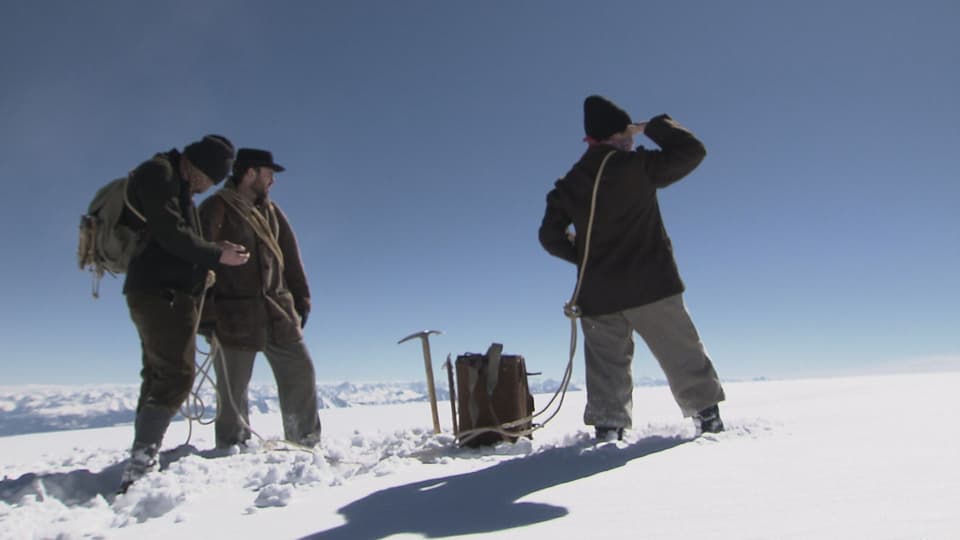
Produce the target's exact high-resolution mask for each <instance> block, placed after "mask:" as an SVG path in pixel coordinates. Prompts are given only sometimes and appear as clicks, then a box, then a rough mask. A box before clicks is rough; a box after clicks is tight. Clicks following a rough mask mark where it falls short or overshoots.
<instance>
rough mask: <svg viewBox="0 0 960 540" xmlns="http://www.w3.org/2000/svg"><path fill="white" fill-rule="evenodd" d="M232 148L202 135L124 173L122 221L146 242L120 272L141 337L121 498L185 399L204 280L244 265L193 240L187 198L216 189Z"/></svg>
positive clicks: (196, 231) (237, 252) (233, 252)
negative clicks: (133, 418)
mask: <svg viewBox="0 0 960 540" xmlns="http://www.w3.org/2000/svg"><path fill="white" fill-rule="evenodd" d="M232 162H233V145H231V144H230V141H228V140H227V139H226V138H224V137H221V136H219V135H207V136H206V137H204V138H203V139H202V140H200V141H198V142H195V143H192V144H190V145H188V146H187V147H186V148H184V150H183V152H182V153H181V152H179V151H177V150H170V151H169V152H164V153H160V154H157V155H155V156H154V157H153V158H152V159H150V160H148V161H145V162H144V163H142V164H141V165H140V166H139V167H137V168H136V169H134V171H133V172H132V173H130V176H129V180H128V184H127V195H128V198H129V201H130V204H131V205H133V206H134V207H135V208H137V209H138V210H139V211H140V213H141V214H142V216H143V217H144V218H146V220H145V221H144V220H142V219H140V217H138V216H136V215H134V213H133V212H130V210H129V209H126V210H125V214H124V216H123V218H122V219H123V220H124V221H125V222H126V223H127V224H128V225H130V226H131V227H137V228H142V229H146V238H147V239H148V240H147V242H146V245H145V247H144V248H143V250H142V251H141V252H140V253H139V254H137V255H136V256H134V257H133V258H132V259H131V261H130V265H129V267H128V269H127V277H126V281H125V282H124V285H123V292H124V294H125V295H126V299H127V305H128V307H129V308H130V318H131V319H133V323H134V325H135V326H136V327H137V332H138V333H139V335H140V342H141V348H142V350H143V367H142V370H141V371H140V376H141V380H142V382H141V386H140V398H139V401H138V402H137V415H136V422H135V424H134V438H133V448H132V450H131V459H130V460H129V461H128V462H127V465H126V467H125V469H124V471H123V477H122V479H121V487H120V490H121V492H123V491H126V490H127V488H128V487H129V486H130V484H132V483H133V482H134V481H136V480H138V479H140V478H141V477H142V476H143V475H144V474H146V473H148V472H150V471H152V470H156V469H157V468H158V464H157V454H158V452H159V449H160V445H161V443H162V442H163V436H164V433H165V432H166V430H167V427H168V426H169V425H170V420H171V419H173V416H174V415H175V414H176V413H177V409H179V408H180V405H181V404H182V403H183V401H184V400H185V399H186V397H187V396H188V395H189V393H190V389H191V387H192V385H193V378H194V368H195V362H194V355H195V348H196V332H197V324H198V322H199V317H200V314H199V311H198V310H199V303H200V299H201V298H202V297H203V294H204V290H205V282H206V280H207V274H208V272H209V271H210V270H212V269H214V268H221V267H224V268H225V267H229V266H238V265H243V264H244V263H245V262H246V261H247V259H248V258H249V256H250V255H249V254H248V253H247V252H246V249H245V248H243V247H242V246H240V245H236V244H232V243H230V242H218V243H215V242H210V241H207V240H204V239H203V237H202V236H201V234H200V223H199V220H198V219H197V209H196V207H195V206H194V205H193V196H194V195H196V194H198V193H203V192H204V191H206V190H208V189H209V188H210V187H211V186H213V185H214V184H218V183H220V182H221V181H222V180H223V178H224V177H225V176H226V175H227V173H228V172H229V171H230V166H231V164H232Z"/></svg>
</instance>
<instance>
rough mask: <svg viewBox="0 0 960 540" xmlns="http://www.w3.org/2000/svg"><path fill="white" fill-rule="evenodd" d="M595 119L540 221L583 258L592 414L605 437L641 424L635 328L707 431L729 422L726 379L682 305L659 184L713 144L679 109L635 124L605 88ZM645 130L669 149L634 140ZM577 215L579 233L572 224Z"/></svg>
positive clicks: (558, 248)
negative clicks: (724, 410)
mask: <svg viewBox="0 0 960 540" xmlns="http://www.w3.org/2000/svg"><path fill="white" fill-rule="evenodd" d="M584 127H585V131H586V134H587V137H586V139H585V140H586V141H587V142H588V143H589V148H587V151H586V152H585V153H584V154H583V156H581V158H580V160H579V161H577V162H576V163H575V164H574V165H573V168H571V169H570V171H569V172H568V173H567V174H566V176H564V177H563V178H561V179H560V180H558V181H557V182H556V185H555V187H554V189H553V190H552V191H551V192H550V193H549V194H548V195H547V208H546V212H545V214H544V216H543V222H542V224H541V226H540V243H541V244H542V245H543V247H544V249H546V250H547V251H548V252H549V253H550V254H551V255H555V256H557V257H560V258H561V259H564V260H566V261H569V262H571V263H574V264H576V265H577V267H578V277H579V280H578V291H579V296H578V297H577V298H575V303H576V304H577V305H576V310H575V311H576V312H578V313H579V314H580V315H581V316H582V320H581V326H582V328H583V335H584V356H585V359H586V382H587V406H586V410H585V412H584V422H585V423H586V424H587V425H593V426H594V427H595V429H596V435H597V438H598V439H612V438H619V439H622V438H623V430H624V429H625V428H630V427H631V426H632V409H633V398H632V392H633V376H632V373H631V363H632V361H633V349H634V346H633V345H634V344H633V332H634V331H636V332H637V333H639V334H640V336H641V337H642V338H643V339H644V341H645V342H646V343H647V346H648V347H650V350H651V352H652V353H653V355H654V357H656V359H657V361H658V362H659V363H660V366H661V368H662V369H663V371H664V374H665V375H666V377H667V381H668V383H669V384H670V389H671V391H672V392H673V396H674V399H676V401H677V404H678V405H679V406H680V410H681V411H682V412H683V415H684V416H689V417H693V419H694V421H695V424H696V427H697V428H698V431H707V432H718V431H722V430H723V422H722V421H721V420H720V413H719V409H718V407H717V403H719V402H720V401H723V399H724V393H723V388H722V387H721V386H720V381H719V378H718V377H717V374H716V371H715V370H714V368H713V364H712V363H711V361H710V358H709V357H708V356H707V353H706V351H705V349H704V346H703V343H702V342H701V341H700V337H699V335H698V334H697V330H696V328H695V327H694V325H693V322H692V321H691V320H690V316H689V314H688V313H687V310H686V307H685V306H684V304H683V297H682V293H683V291H684V285H683V281H681V279H680V274H679V272H678V270H677V264H676V262H675V260H674V257H673V247H672V245H671V243H670V238H669V237H668V236H667V232H666V229H665V228H664V225H663V220H662V218H661V216H660V207H659V204H658V202H657V189H660V188H664V187H667V186H669V185H670V184H672V183H674V182H676V181H678V180H680V179H681V178H683V177H684V176H686V175H687V174H689V173H690V172H691V171H693V170H694V169H695V168H696V167H697V165H699V164H700V162H701V161H702V160H703V158H704V156H706V149H705V148H704V146H703V144H702V143H701V142H700V141H699V140H697V138H696V137H695V136H694V135H693V133H691V132H690V131H689V130H687V129H685V128H684V127H682V126H681V125H680V124H678V123H677V122H676V121H674V120H673V119H671V118H670V117H669V116H667V115H665V114H664V115H660V116H657V117H654V118H652V119H651V120H650V121H649V122H646V123H640V124H634V123H633V122H632V121H631V120H630V116H629V115H628V114H627V113H626V112H625V111H623V110H622V109H620V108H619V107H617V106H616V105H614V104H613V103H611V102H610V101H608V100H606V99H605V98H603V97H600V96H590V97H588V98H587V99H586V100H585V101H584ZM639 133H643V134H644V135H646V136H647V137H649V138H650V139H651V140H653V141H654V142H655V143H657V144H658V145H659V146H660V148H661V150H647V149H645V148H643V147H642V146H641V147H638V148H637V149H636V150H633V149H632V147H633V136H634V135H636V134H639ZM601 166H603V172H602V177H601V178H599V179H598V178H597V176H598V173H599V171H600V169H601ZM598 181H599V184H596V182H598ZM595 187H596V195H594V189H595ZM594 197H595V199H596V200H595V206H594V208H593V210H591V206H592V204H593V199H594ZM591 219H592V226H591ZM571 224H572V225H573V227H574V231H575V233H574V232H570V231H569V230H568V228H569V226H570V225H571ZM588 231H589V235H588ZM588 250H589V251H588ZM585 254H586V255H585ZM585 257H586V261H584V258H585Z"/></svg>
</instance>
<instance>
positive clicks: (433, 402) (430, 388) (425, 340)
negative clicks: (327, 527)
mask: <svg viewBox="0 0 960 540" xmlns="http://www.w3.org/2000/svg"><path fill="white" fill-rule="evenodd" d="M442 333H443V332H441V331H439V330H423V331H420V332H414V333H412V334H410V335H409V336H407V337H405V338H403V339H401V340H400V341H398V342H397V345H399V344H401V343H403V342H405V341H409V340H411V339H413V338H417V337H418V338H420V344H421V345H423V364H424V367H426V369H427V393H428V394H429V395H430V414H432V415H433V432H434V433H440V416H439V415H438V414H437V390H436V388H435V387H434V385H433V361H432V360H431V359H430V334H442Z"/></svg>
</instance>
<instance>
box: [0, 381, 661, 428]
mask: <svg viewBox="0 0 960 540" xmlns="http://www.w3.org/2000/svg"><path fill="white" fill-rule="evenodd" d="M539 379H540V378H539V377H531V379H530V390H531V392H533V393H534V394H547V393H553V392H555V391H556V390H557V389H558V388H559V386H560V381H557V380H553V379H544V380H539ZM636 383H637V385H639V386H658V385H663V384H666V382H665V381H662V380H654V379H643V380H639V381H636ZM568 389H569V390H582V389H583V385H582V384H580V383H571V384H570V385H569V388H568ZM139 390H140V387H139V385H83V386H80V385H77V386H70V385H57V386H52V385H51V386H47V385H24V386H7V387H0V436H9V435H21V434H26V433H38V432H46V431H61V430H71V429H84V428H97V427H108V426H113V425H117V424H123V423H130V422H133V419H134V414H135V411H136V408H137V396H138V394H139ZM317 398H318V403H319V407H320V408H321V409H331V408H341V407H357V406H364V405H388V404H395V403H410V402H417V401H427V399H428V398H427V385H426V383H425V382H386V383H375V382H369V383H352V382H341V383H334V384H323V383H321V384H318V387H317ZM449 399H450V393H449V390H448V389H447V385H446V384H442V385H441V384H440V383H439V382H438V384H437V400H438V401H440V402H443V403H445V402H447V401H449ZM249 402H250V410H251V412H260V413H274V412H279V411H280V404H279V401H278V399H277V387H276V385H274V384H251V385H250V391H249ZM190 405H191V406H192V407H193V409H192V410H193V411H195V412H194V413H191V414H195V415H196V414H199V415H200V416H202V417H203V418H213V417H214V416H215V415H216V406H217V399H216V395H215V393H214V391H213V388H212V386H211V384H210V383H209V382H207V383H206V384H204V385H203V386H202V387H201V389H200V392H199V400H197V399H196V397H195V396H191V399H190Z"/></svg>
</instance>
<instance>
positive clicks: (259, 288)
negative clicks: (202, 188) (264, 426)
mask: <svg viewBox="0 0 960 540" xmlns="http://www.w3.org/2000/svg"><path fill="white" fill-rule="evenodd" d="M225 189H230V188H225ZM258 208H259V209H260V210H261V212H262V213H263V214H264V215H265V217H266V218H267V221H268V223H269V225H270V229H271V231H273V232H274V234H275V236H274V238H276V239H277V243H278V244H279V246H280V251H281V252H282V254H283V259H284V261H283V262H284V264H283V271H282V272H281V268H280V264H279V261H278V260H277V258H276V256H275V255H274V254H273V252H272V251H271V250H270V249H268V248H267V246H266V245H264V243H263V242H262V241H261V240H260V239H259V238H258V237H257V235H256V233H254V230H253V228H252V227H251V226H250V225H249V224H248V223H247V221H246V220H245V219H243V218H242V217H241V216H240V215H239V214H238V213H237V212H236V211H235V210H234V209H233V208H232V207H230V206H229V205H228V204H227V203H226V202H225V201H224V199H223V198H222V197H221V196H220V195H218V194H217V193H215V194H213V195H211V196H210V197H209V198H207V200H205V201H204V202H203V204H201V205H200V221H201V223H202V226H203V231H204V236H205V237H206V238H208V239H210V240H213V241H219V240H229V241H230V242H233V243H236V244H240V245H242V246H244V247H246V248H247V249H248V250H249V251H250V260H249V261H247V263H246V264H244V265H241V266H233V267H227V266H221V267H220V268H219V269H218V270H217V281H216V284H214V286H213V292H212V294H211V295H208V297H207V305H205V306H204V317H203V319H204V324H205V325H207V324H210V323H211V322H212V319H215V329H216V334H217V338H218V339H219V340H220V342H221V343H222V344H223V345H224V346H226V347H231V348H237V349H246V350H257V351H262V350H263V349H264V348H265V347H266V344H267V342H268V340H270V341H272V342H274V343H290V342H294V341H297V340H300V339H302V338H303V333H302V331H301V321H302V319H303V318H305V317H306V315H307V313H308V312H309V310H310V289H309V287H308V285H307V277H306V273H305V272H304V269H303V263H302V261H301V259H300V249H299V247H298V245H297V239H296V236H295V235H294V233H293V229H292V228H291V227H290V223H289V222H288V221H287V217H286V215H284V213H283V212H282V211H281V210H280V208H279V207H278V206H277V205H276V204H274V203H273V202H272V201H269V200H268V201H266V202H264V203H262V204H261V205H259V206H258ZM208 308H209V309H208Z"/></svg>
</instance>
